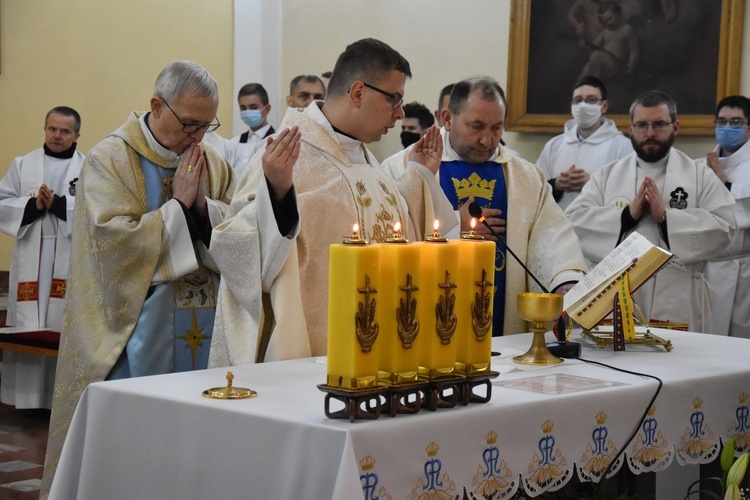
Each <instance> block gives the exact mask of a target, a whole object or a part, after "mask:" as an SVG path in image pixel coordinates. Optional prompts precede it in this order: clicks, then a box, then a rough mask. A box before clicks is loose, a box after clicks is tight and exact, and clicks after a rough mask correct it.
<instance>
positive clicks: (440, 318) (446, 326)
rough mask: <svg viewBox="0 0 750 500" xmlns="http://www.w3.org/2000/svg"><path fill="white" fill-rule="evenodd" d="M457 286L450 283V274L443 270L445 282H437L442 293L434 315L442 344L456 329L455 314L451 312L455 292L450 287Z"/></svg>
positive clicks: (447, 341)
mask: <svg viewBox="0 0 750 500" xmlns="http://www.w3.org/2000/svg"><path fill="white" fill-rule="evenodd" d="M457 286H458V285H456V284H455V283H451V274H450V273H449V272H448V271H445V283H439V284H438V287H440V288H442V289H443V295H442V296H441V297H440V299H439V302H438V304H437V306H436V307H435V315H436V317H437V324H436V325H435V327H436V329H437V333H438V335H439V336H440V341H441V343H442V344H443V345H448V344H450V343H451V337H452V336H453V332H455V331H456V326H457V324H458V321H457V320H456V315H455V314H453V306H455V305H456V294H454V293H453V292H452V289H453V288H456V287H457Z"/></svg>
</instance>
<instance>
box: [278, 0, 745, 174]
mask: <svg viewBox="0 0 750 500" xmlns="http://www.w3.org/2000/svg"><path fill="white" fill-rule="evenodd" d="M510 4H511V1H510V0H469V1H463V2H457V1H455V0H410V1H408V2H405V1H403V0H378V1H377V2H374V1H366V0H350V1H342V0H316V1H315V2H312V3H311V2H307V1H305V0H283V18H282V27H283V38H282V39H283V52H282V57H283V59H282V65H283V67H282V82H288V81H289V80H290V79H291V78H292V77H294V76H295V75H297V74H299V73H302V72H308V71H311V72H316V73H321V72H323V71H326V70H329V69H333V64H334V63H335V61H336V57H337V56H338V54H339V53H340V52H341V51H342V50H343V49H344V47H345V46H346V45H347V44H348V43H350V42H352V41H354V40H357V39H359V38H364V37H368V36H372V37H375V38H380V39H382V40H383V41H385V42H386V43H388V44H390V45H391V46H393V47H394V48H396V49H397V50H398V51H399V52H401V54H402V55H403V56H404V57H406V58H407V59H408V60H409V62H410V63H411V68H412V73H413V75H414V76H413V78H412V79H411V80H410V81H409V82H408V83H407V85H406V102H411V101H414V100H416V101H420V102H422V103H423V104H425V105H426V106H427V107H429V108H430V109H435V108H436V107H437V96H438V93H439V92H440V89H441V88H442V87H443V86H444V85H445V84H447V83H451V82H455V81H457V80H461V79H462V78H466V77H469V76H473V75H477V74H484V75H489V76H491V77H494V78H496V79H497V80H498V81H499V82H500V84H501V85H502V86H503V88H507V85H506V82H507V72H508V49H509V47H508V29H509V22H510V19H509V17H510ZM340 19H345V20H346V21H345V22H341V21H340ZM744 21H745V22H744V24H745V26H750V8H747V9H746V10H745V15H744ZM746 30H750V28H746ZM742 54H743V55H742V75H741V80H740V92H741V93H743V94H745V95H750V32H746V33H745V36H744V42H743V50H742ZM550 84H551V85H554V82H550ZM284 95H285V94H284ZM678 112H679V103H678ZM678 114H679V113H678ZM399 133H400V125H399V124H397V125H396V129H394V130H392V131H391V132H390V133H389V134H388V135H387V136H386V137H385V138H384V139H382V140H381V141H380V143H378V144H374V145H372V148H371V149H372V150H373V151H374V152H375V154H376V156H378V158H381V159H383V158H385V157H387V156H389V155H391V154H393V153H394V152H395V151H397V150H398V149H399V148H400V141H399V137H398V135H399ZM550 137H551V136H550V135H546V134H526V133H524V134H520V133H513V132H506V133H505V134H504V135H503V139H504V140H505V141H506V142H507V143H508V144H509V145H511V146H512V147H513V148H514V149H515V150H517V151H518V152H519V153H521V154H522V155H523V156H524V157H525V158H527V159H529V160H531V161H536V159H537V158H538V157H539V153H541V150H542V148H543V147H544V144H545V143H546V142H547V141H548V140H549V138H550ZM675 145H676V146H677V147H678V148H680V149H682V150H683V151H685V152H686V153H687V154H689V155H691V156H693V157H698V156H702V155H704V154H705V153H706V152H708V151H709V150H710V149H711V148H712V147H713V145H714V141H713V140H712V139H711V138H710V137H684V136H683V137H678V138H677V140H676V143H675Z"/></svg>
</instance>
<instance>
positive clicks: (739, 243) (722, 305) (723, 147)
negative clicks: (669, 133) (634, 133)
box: [698, 95, 750, 338]
mask: <svg viewBox="0 0 750 500" xmlns="http://www.w3.org/2000/svg"><path fill="white" fill-rule="evenodd" d="M749 119H750V99H748V98H747V97H744V96H741V95H733V96H728V97H725V98H724V99H722V100H721V101H719V104H718V105H717V106H716V122H715V124H716V142H718V145H717V146H716V148H714V150H713V151H712V152H710V153H708V154H707V155H706V159H705V164H707V165H708V167H709V168H711V170H713V171H714V172H715V173H716V175H717V177H719V180H721V182H723V183H724V185H725V186H726V188H727V189H728V190H729V193H730V194H731V195H732V197H733V198H734V201H735V205H734V215H735V218H736V220H737V232H735V233H734V237H733V238H732V241H731V242H730V243H729V246H728V247H726V248H725V249H724V251H723V252H721V253H720V254H719V256H718V257H716V258H715V259H714V260H712V261H710V262H709V263H708V264H706V271H705V275H706V280H707V281H708V283H709V284H710V285H711V288H713V290H714V292H715V293H716V301H715V303H714V315H713V317H712V322H711V329H710V332H711V333H716V334H720V335H730V336H732V337H744V338H750V231H748V228H750V141H748V139H750V127H749V126H748V120H749ZM703 162H704V160H698V163H703Z"/></svg>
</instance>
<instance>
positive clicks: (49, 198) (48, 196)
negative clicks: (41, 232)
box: [36, 184, 55, 211]
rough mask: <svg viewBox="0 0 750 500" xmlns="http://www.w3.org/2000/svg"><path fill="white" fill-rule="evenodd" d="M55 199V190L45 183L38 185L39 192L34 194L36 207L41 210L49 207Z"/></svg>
mask: <svg viewBox="0 0 750 500" xmlns="http://www.w3.org/2000/svg"><path fill="white" fill-rule="evenodd" d="M54 200H55V192H54V191H52V190H51V189H50V188H48V187H47V185H46V184H42V185H41V186H39V194H37V195H36V209H37V210H39V211H41V210H44V209H45V208H46V209H49V207H51V206H52V202H53V201H54Z"/></svg>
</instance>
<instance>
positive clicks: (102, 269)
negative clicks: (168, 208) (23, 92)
mask: <svg viewBox="0 0 750 500" xmlns="http://www.w3.org/2000/svg"><path fill="white" fill-rule="evenodd" d="M141 114H142V113H137V112H135V113H133V114H131V115H130V116H129V117H128V119H127V121H126V122H125V123H124V124H123V125H122V126H121V127H120V128H119V129H118V130H116V131H115V132H113V133H112V134H111V135H110V136H109V137H107V138H106V139H104V140H103V141H101V142H100V143H99V144H97V145H96V146H95V147H94V148H93V149H92V150H91V151H90V152H89V154H88V155H87V156H86V159H85V160H84V164H83V167H82V168H81V176H80V180H79V183H78V196H77V198H78V200H77V203H76V205H75V222H74V227H73V237H72V238H73V241H72V250H71V266H70V273H69V280H68V291H67V293H68V299H67V302H66V307H65V315H64V320H63V328H62V335H61V339H60V349H59V356H58V364H57V375H56V383H55V393H54V399H53V408H52V415H51V421H50V429H49V441H48V444H47V456H46V457H45V469H44V477H43V483H42V489H41V498H45V497H46V495H47V493H48V492H49V487H50V485H51V481H52V477H53V475H54V471H55V469H56V467H57V461H58V459H59V456H60V452H61V450H62V445H63V442H64V439H65V436H66V434H67V431H68V427H69V425H70V420H71V418H72V416H73V412H74V411H75V408H76V405H77V403H78V400H79V398H80V396H81V393H82V392H83V390H84V389H85V388H86V386H88V385H89V384H90V383H93V382H98V381H102V380H104V379H105V378H106V377H107V375H108V374H109V372H110V370H111V369H112V367H113V365H114V364H115V362H116V361H117V359H118V358H119V356H120V354H121V353H122V351H123V349H124V348H125V345H126V344H127V342H128V340H129V338H130V335H131V333H132V332H133V329H134V328H135V325H136V321H137V320H138V318H139V315H140V313H141V308H142V307H143V304H144V301H145V299H146V294H147V292H148V290H149V287H150V286H151V285H152V283H153V282H154V281H156V282H166V281H174V280H175V279H177V278H179V277H180V276H181V275H183V274H184V273H181V274H180V275H176V274H175V265H174V263H175V257H174V256H170V254H169V250H170V248H169V234H167V229H168V228H166V227H165V225H164V219H163V215H162V212H161V210H159V209H157V210H151V211H147V209H146V194H145V186H144V177H143V173H142V170H141V162H140V158H139V155H142V156H143V157H145V158H146V159H148V160H149V161H151V162H153V163H154V164H156V165H159V166H161V167H164V168H168V169H174V168H176V162H174V163H170V162H168V161H166V160H165V159H163V158H162V157H161V156H159V155H158V154H157V153H156V152H155V151H154V150H153V149H151V147H150V146H149V144H148V142H147V139H146V137H145V135H144V133H143V131H142V128H141V123H140V122H139V120H138V117H139V116H140V115H141ZM203 154H204V156H205V158H206V165H207V169H208V170H207V175H206V185H205V187H204V188H205V189H206V201H207V209H208V212H209V218H210V220H211V223H212V225H216V224H218V222H220V221H221V220H222V219H223V215H224V212H225V211H226V208H227V205H228V203H229V200H230V195H231V189H233V187H234V185H233V182H232V179H233V177H232V175H233V174H232V170H231V167H230V166H229V164H228V163H226V161H225V160H224V159H223V158H222V157H220V156H219V155H218V153H216V151H214V150H213V149H211V148H206V149H205V150H204V151H203ZM169 179H171V177H170V178H169ZM167 184H168V183H167ZM170 188H171V185H169V186H168V185H166V184H165V191H168V192H169V195H170V196H169V197H170V198H171V189H170ZM185 227H186V226H185ZM184 231H187V229H186V228H185V229H184ZM179 259H181V261H182V262H183V263H184V262H185V259H188V266H190V267H192V269H189V270H188V272H191V271H195V270H198V269H200V268H201V266H209V267H211V268H214V270H215V271H217V269H215V265H214V264H213V263H212V261H211V259H210V256H209V255H208V253H207V252H206V251H205V247H204V246H203V244H202V243H195V244H194V246H192V247H189V248H186V249H185V253H184V254H183V255H182V256H181V257H179ZM183 268H184V266H183Z"/></svg>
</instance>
